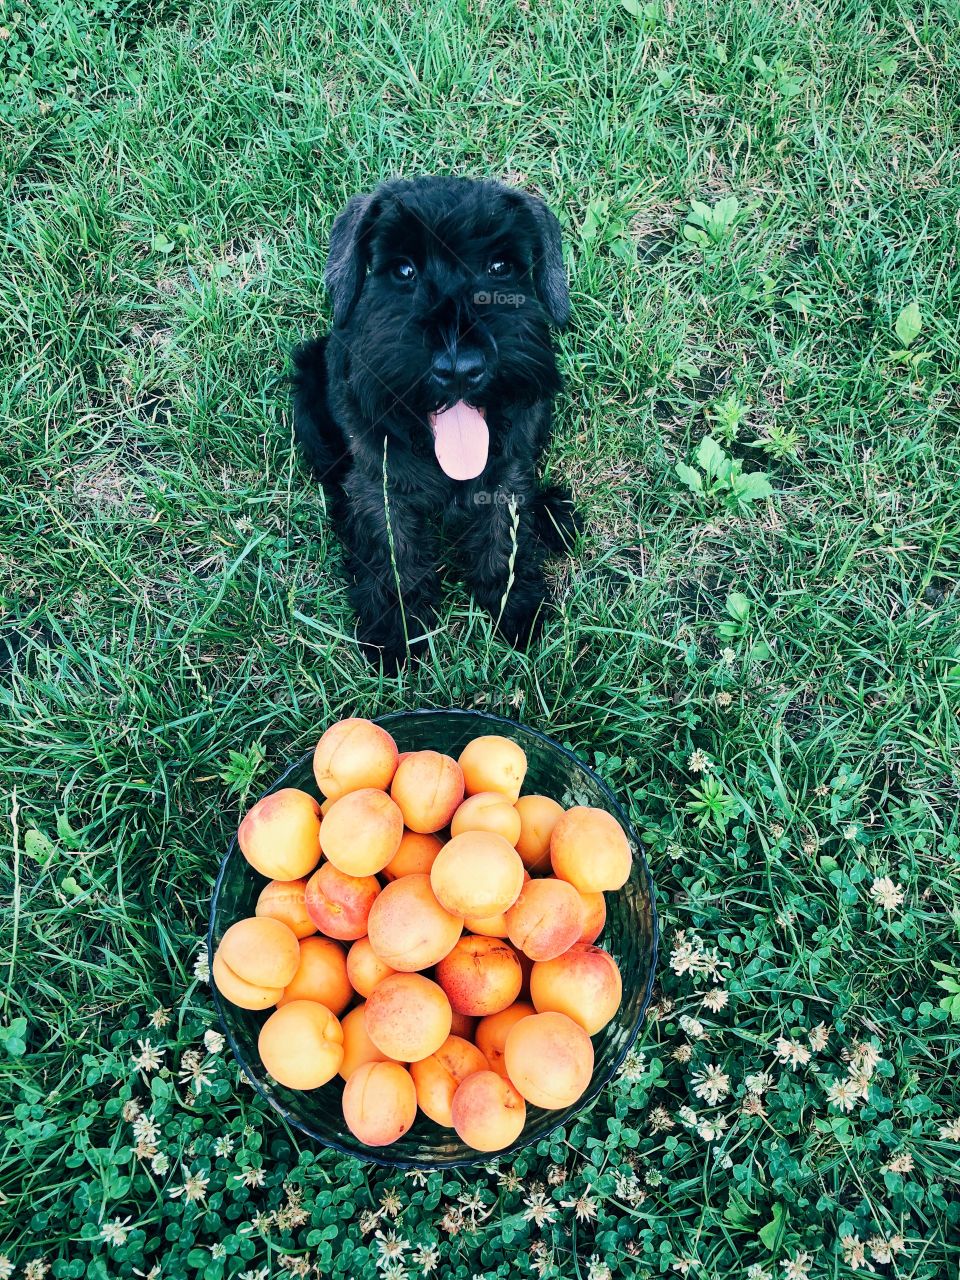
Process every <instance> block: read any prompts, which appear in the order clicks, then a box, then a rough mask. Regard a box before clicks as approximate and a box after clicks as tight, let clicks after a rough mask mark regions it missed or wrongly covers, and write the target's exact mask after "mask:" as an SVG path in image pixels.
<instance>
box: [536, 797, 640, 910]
mask: <svg viewBox="0 0 960 1280" xmlns="http://www.w3.org/2000/svg"><path fill="white" fill-rule="evenodd" d="M631 861H632V854H631V852H630V842H629V840H628V839H627V836H626V832H625V831H624V829H623V827H621V825H620V823H619V822H618V821H617V820H616V818H614V817H613V815H612V814H609V813H607V812H606V811H605V810H604V809H591V808H588V807H587V806H586V805H578V806H577V807H576V808H575V809H568V810H567V812H566V813H565V814H564V815H563V817H562V818H561V819H560V820H559V821H558V823H557V825H556V826H555V827H554V828H553V835H552V836H551V837H550V862H551V864H552V866H553V873H554V875H556V876H559V878H560V879H561V880H569V881H570V883H571V884H572V885H573V886H574V888H575V889H579V890H580V892H581V893H603V891H604V890H605V889H622V888H623V886H624V885H625V884H626V882H627V877H628V876H629V875H630V864H631Z"/></svg>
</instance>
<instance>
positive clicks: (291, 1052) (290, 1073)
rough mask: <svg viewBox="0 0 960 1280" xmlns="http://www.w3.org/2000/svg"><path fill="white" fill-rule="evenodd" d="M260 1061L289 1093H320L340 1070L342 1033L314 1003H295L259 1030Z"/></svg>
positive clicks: (330, 1015) (276, 1014) (326, 1013)
mask: <svg viewBox="0 0 960 1280" xmlns="http://www.w3.org/2000/svg"><path fill="white" fill-rule="evenodd" d="M257 1048H258V1049H259V1051H260V1061H261V1062H262V1063H263V1065H264V1067H265V1068H266V1069H267V1071H268V1072H269V1073H270V1075H272V1076H273V1078H274V1080H276V1081H277V1083H278V1084H284V1085H286V1086H287V1088H288V1089H319V1088H320V1086H321V1085H323V1084H326V1083H327V1081H328V1080H332V1079H333V1077H334V1076H335V1075H336V1074H337V1072H338V1071H339V1070H340V1063H341V1062H342V1061H343V1030H342V1028H341V1026H340V1023H339V1022H338V1020H337V1019H336V1017H334V1015H333V1014H332V1013H331V1012H330V1010H329V1009H328V1008H327V1007H326V1006H325V1005H322V1004H318V1003H317V1001H316V1000H294V1001H292V1002H291V1003H290V1004H285V1005H284V1006H283V1008H282V1009H277V1011H276V1012H275V1013H272V1014H271V1015H270V1017H269V1018H268V1019H267V1020H266V1022H265V1023H264V1024H263V1026H262V1027H261V1028H260V1037H259V1039H258V1041H257Z"/></svg>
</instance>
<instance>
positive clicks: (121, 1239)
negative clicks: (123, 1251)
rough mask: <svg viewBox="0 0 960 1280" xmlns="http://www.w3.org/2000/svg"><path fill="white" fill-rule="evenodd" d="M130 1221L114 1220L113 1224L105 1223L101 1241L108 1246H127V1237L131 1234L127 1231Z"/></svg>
mask: <svg viewBox="0 0 960 1280" xmlns="http://www.w3.org/2000/svg"><path fill="white" fill-rule="evenodd" d="M129 1221H130V1219H129V1218H114V1220H113V1221H112V1222H105V1223H104V1224H103V1226H102V1227H101V1228H100V1238H101V1240H103V1241H104V1242H105V1243H106V1244H115V1245H121V1244H126V1243H127V1236H128V1235H129V1234H130V1233H129V1231H128V1230H127V1223H128V1222H129Z"/></svg>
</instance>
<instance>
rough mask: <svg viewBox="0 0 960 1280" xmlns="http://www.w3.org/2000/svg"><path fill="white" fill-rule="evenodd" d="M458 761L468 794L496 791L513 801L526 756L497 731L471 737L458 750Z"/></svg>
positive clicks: (520, 781) (517, 791)
mask: <svg viewBox="0 0 960 1280" xmlns="http://www.w3.org/2000/svg"><path fill="white" fill-rule="evenodd" d="M459 764H460V768H461V769H462V770H463V781H464V786H465V787H466V791H467V795H468V796H475V795H477V794H478V793H479V792H481V791H499V792H500V794H501V795H504V796H508V797H509V799H510V803H511V804H516V802H517V797H518V796H519V794H520V788H521V787H522V786H523V779H524V778H525V777H526V773H527V757H526V753H525V752H524V750H523V748H522V747H520V746H518V745H517V744H516V743H515V742H511V740H510V739H509V738H501V737H500V736H499V735H497V734H485V735H484V736H483V737H482V738H474V740H473V741H472V742H468V743H467V745H466V746H465V747H464V748H463V750H462V751H461V752H460V757H459Z"/></svg>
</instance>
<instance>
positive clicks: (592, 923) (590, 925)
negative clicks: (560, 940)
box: [577, 893, 607, 942]
mask: <svg viewBox="0 0 960 1280" xmlns="http://www.w3.org/2000/svg"><path fill="white" fill-rule="evenodd" d="M580 907H581V911H582V913H583V915H582V919H581V923H580V937H579V938H578V939H577V941H578V942H596V940H597V939H598V938H599V937H600V935H601V933H603V926H604V925H605V924H606V923H607V901H606V899H605V898H604V896H603V894H602V893H581V895H580Z"/></svg>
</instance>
